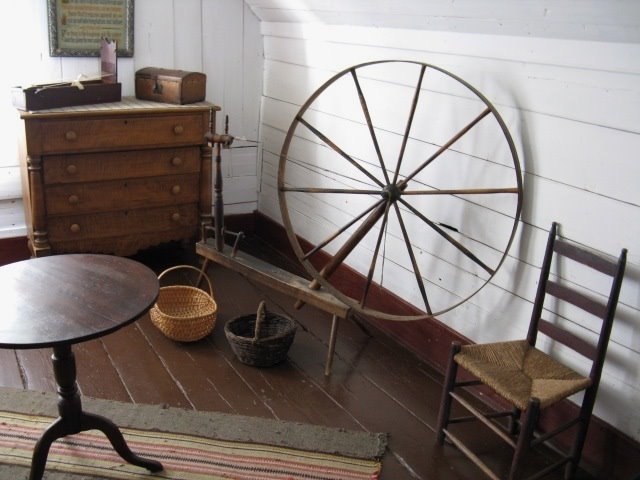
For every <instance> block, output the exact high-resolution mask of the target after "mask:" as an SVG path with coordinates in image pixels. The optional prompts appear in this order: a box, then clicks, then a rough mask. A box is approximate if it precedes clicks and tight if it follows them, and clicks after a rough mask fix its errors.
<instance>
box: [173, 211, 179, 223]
mask: <svg viewBox="0 0 640 480" xmlns="http://www.w3.org/2000/svg"><path fill="white" fill-rule="evenodd" d="M171 220H173V221H174V222H177V221H178V220H180V214H179V213H178V212H176V213H173V214H172V215H171Z"/></svg>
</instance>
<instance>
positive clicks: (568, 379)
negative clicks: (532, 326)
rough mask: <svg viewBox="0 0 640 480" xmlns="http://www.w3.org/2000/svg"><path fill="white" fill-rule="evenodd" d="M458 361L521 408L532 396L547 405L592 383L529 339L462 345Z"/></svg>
mask: <svg viewBox="0 0 640 480" xmlns="http://www.w3.org/2000/svg"><path fill="white" fill-rule="evenodd" d="M455 361H456V362H457V363H458V365H460V366H462V367H463V368H465V369H467V370H468V371H470V372H471V373H472V374H473V375H475V376H476V377H478V378H479V379H480V380H481V381H482V382H483V383H484V384H486V385H487V386H489V387H490V388H492V389H493V390H495V391H496V392H497V393H498V394H500V395H501V396H503V397H504V398H506V399H507V400H509V401H510V402H512V403H513V404H514V405H515V406H517V407H518V408H521V409H522V410H524V409H525V408H527V405H528V404H529V400H530V399H531V398H532V397H534V398H537V399H538V400H540V407H541V408H544V407H547V406H549V405H552V404H554V403H556V402H558V401H560V400H562V399H563V398H566V397H568V396H570V395H573V394H574V393H576V392H579V391H580V390H583V389H585V388H587V387H588V386H589V385H591V379H590V378H589V377H585V376H583V375H580V374H578V373H576V372H574V371H573V370H572V369H570V368H568V367H566V366H565V365H562V364H561V363H559V362H557V361H556V360H554V359H553V358H552V357H550V356H549V355H547V354H546V353H544V352H541V351H540V350H538V349H536V348H534V347H532V346H531V345H529V343H528V342H527V341H526V340H516V341H512V342H497V343H487V344H480V345H463V346H462V349H461V351H460V353H458V354H457V355H456V356H455Z"/></svg>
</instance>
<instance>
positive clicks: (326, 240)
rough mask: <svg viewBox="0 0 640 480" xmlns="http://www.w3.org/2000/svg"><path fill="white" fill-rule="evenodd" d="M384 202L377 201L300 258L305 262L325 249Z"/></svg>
mask: <svg viewBox="0 0 640 480" xmlns="http://www.w3.org/2000/svg"><path fill="white" fill-rule="evenodd" d="M383 202H384V200H379V201H378V202H376V203H374V204H373V205H371V206H370V207H369V208H367V209H366V210H365V211H363V212H362V213H361V214H360V215H358V216H357V217H355V218H354V219H353V220H351V221H350V222H349V223H347V224H346V225H345V226H343V227H342V228H340V229H339V230H337V231H336V232H335V233H333V234H331V235H329V236H328V237H327V238H325V239H324V240H323V241H322V242H320V243H319V244H318V245H316V246H315V247H313V248H312V249H311V250H309V251H308V252H307V253H305V254H304V256H303V257H302V259H303V260H307V259H308V258H309V257H311V255H313V254H314V253H316V252H317V251H318V250H321V249H323V248H324V247H326V246H327V245H328V244H329V243H331V242H332V241H333V240H335V239H336V238H337V237H339V236H340V235H342V234H343V233H344V232H346V231H347V229H349V228H350V227H351V226H352V225H353V224H354V223H356V222H357V221H358V220H360V219H361V218H362V217H364V216H365V215H366V214H367V213H369V212H370V211H371V210H373V209H374V208H376V207H378V206H380V204H382V203H383Z"/></svg>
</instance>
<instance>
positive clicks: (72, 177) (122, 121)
mask: <svg viewBox="0 0 640 480" xmlns="http://www.w3.org/2000/svg"><path fill="white" fill-rule="evenodd" d="M217 110H219V107H216V106H214V105H211V104H209V103H205V102H203V103H198V104H191V105H166V104H158V103H153V102H146V101H141V100H137V99H127V98H125V99H123V101H122V102H120V103H116V104H104V105H95V106H85V107H73V108H63V109H55V110H50V111H44V112H43V111H39V112H22V113H21V118H22V120H23V122H24V139H23V142H22V147H23V148H22V151H21V158H22V161H21V165H22V174H23V175H22V178H23V197H24V202H25V213H26V222H27V232H28V237H29V248H30V250H31V253H32V254H33V255H34V256H44V255H50V254H55V253H72V252H91V253H111V254H115V255H131V254H133V253H135V252H136V251H138V250H140V249H143V248H146V247H149V246H152V245H156V244H159V243H162V242H168V241H172V240H192V239H196V238H197V237H198V235H199V233H200V232H201V231H202V228H203V226H205V225H208V224H210V223H211V203H212V202H211V196H212V194H211V190H212V183H211V148H210V146H209V144H208V141H207V134H208V133H213V128H214V127H213V126H214V125H215V114H216V111H217Z"/></svg>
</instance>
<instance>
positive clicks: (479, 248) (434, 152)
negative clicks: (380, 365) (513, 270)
mask: <svg viewBox="0 0 640 480" xmlns="http://www.w3.org/2000/svg"><path fill="white" fill-rule="evenodd" d="M278 195H279V203H280V210H281V213H282V220H283V223H284V226H285V228H286V231H287V234H288V237H289V240H290V242H291V245H292V247H293V249H294V251H295V254H296V256H297V257H298V259H299V261H300V262H301V263H302V265H303V266H304V267H305V268H306V270H307V271H308V272H309V274H310V275H311V276H312V277H313V279H314V280H313V287H314V288H319V287H320V286H321V287H322V288H325V289H327V290H328V291H330V292H331V293H332V294H334V295H335V296H336V297H337V298H339V299H340V300H341V301H343V302H345V303H346V304H347V305H349V306H351V307H352V308H353V309H354V310H355V311H357V312H360V313H362V314H365V315H368V316H373V317H376V318H381V319H387V320H400V321H404V320H417V319H422V318H427V317H431V316H436V315H439V314H442V313H444V312H447V311H449V310H451V309H453V308H454V307H456V306H458V305H460V304H462V303H463V302H465V301H466V300H468V299H469V298H471V297H472V296H473V295H474V294H475V293H477V292H478V291H479V290H480V289H481V288H482V287H484V286H485V285H486V284H487V283H488V282H489V281H490V280H491V278H492V277H493V276H494V275H495V274H496V271H497V270H498V268H499V267H500V266H501V265H502V263H503V262H504V260H505V258H506V257H507V252H508V250H509V247H510V246H511V243H512V242H513V239H514V236H515V232H516V229H517V225H518V221H519V217H520V212H521V207H522V175H521V170H520V164H519V160H518V155H517V152H516V148H515V145H514V142H513V140H512V138H511V135H510V134H509V132H508V130H507V127H506V125H505V122H504V121H503V119H502V117H501V116H500V114H499V113H498V111H497V110H496V108H495V107H494V106H493V105H492V104H491V103H490V102H489V101H488V100H487V99H486V98H485V97H484V95H482V94H481V93H480V92H479V91H478V90H477V89H476V88H474V87H473V86H471V85H470V84H468V83H467V82H465V81H464V80H462V79H461V78H459V77H457V76H455V75H453V74H452V73H449V72H447V71H446V70H443V69H441V68H439V67H436V66H433V65H428V64H425V63H419V62H411V61H379V62H371V63H364V64H361V65H356V66H353V67H351V68H348V69H346V70H344V71H342V72H340V73H338V74H336V75H335V76H333V77H332V78H331V79H329V80H328V81H327V82H326V83H324V84H323V85H322V86H321V87H320V88H318V89H317V90H316V91H315V93H313V94H312V95H311V97H309V99H308V100H307V101H306V102H305V103H304V105H303V106H302V107H301V108H300V110H299V111H298V113H297V114H296V116H295V118H294V120H293V122H292V123H291V126H290V128H289V130H288V132H287V134H286V137H285V140H284V144H283V146H282V151H281V154H280V161H279V167H278ZM301 238H303V239H304V240H301ZM309 243H310V244H311V246H309ZM342 266H348V267H349V268H350V269H354V270H356V271H357V272H358V273H360V274H361V278H365V280H364V282H361V283H362V285H357V286H353V284H349V283H348V282H347V283H346V284H345V282H344V281H343V279H341V280H340V281H338V279H336V277H337V276H338V275H337V274H336V271H337V270H338V267H342ZM381 289H386V290H388V291H390V292H391V293H393V294H394V295H395V296H396V297H400V298H401V299H402V300H404V302H397V303H396V304H395V305H394V306H391V307H389V306H387V305H385V304H383V303H382V302H380V297H381V295H379V294H378V293H379V292H380V291H381ZM402 304H404V305H407V304H408V305H413V306H415V307H417V309H418V311H416V309H415V308H408V309H404V308H403V307H401V306H399V305H402Z"/></svg>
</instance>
